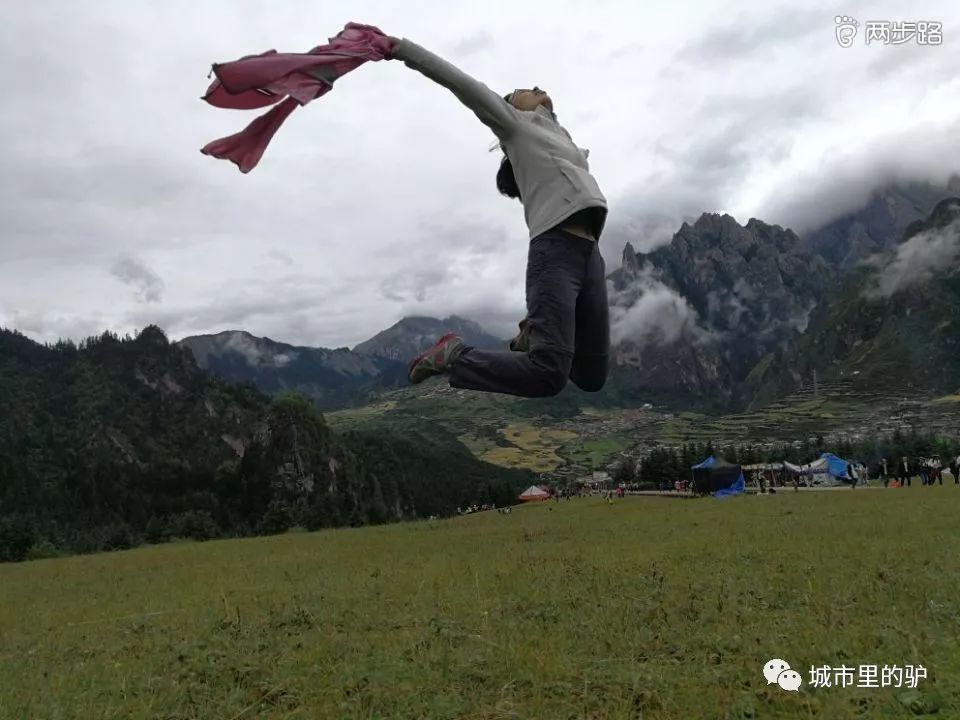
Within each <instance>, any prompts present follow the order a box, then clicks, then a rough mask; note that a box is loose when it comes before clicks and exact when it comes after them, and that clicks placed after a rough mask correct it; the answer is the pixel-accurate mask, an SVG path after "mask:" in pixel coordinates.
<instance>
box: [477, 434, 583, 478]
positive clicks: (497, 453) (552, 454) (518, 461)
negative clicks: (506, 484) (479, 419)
mask: <svg viewBox="0 0 960 720" xmlns="http://www.w3.org/2000/svg"><path fill="white" fill-rule="evenodd" d="M499 432H500V434H501V435H503V437H504V438H506V439H507V440H509V441H510V442H511V443H513V444H514V445H516V446H517V447H494V448H491V449H489V450H487V451H486V452H484V453H483V454H482V455H481V456H480V459H481V460H484V461H485V462H488V463H492V464H494V465H500V466H501V467H510V468H526V469H528V470H533V471H535V472H549V471H550V470H555V469H556V468H557V466H558V465H560V464H561V463H562V462H563V458H561V457H560V456H559V455H557V453H556V451H557V449H558V448H559V447H561V446H562V445H563V444H564V443H566V442H569V441H570V440H575V439H576V438H577V434H576V433H573V432H570V431H567V430H546V429H540V428H536V427H533V426H532V425H524V424H519V423H518V424H513V425H507V427H505V428H502V429H500V431H499Z"/></svg>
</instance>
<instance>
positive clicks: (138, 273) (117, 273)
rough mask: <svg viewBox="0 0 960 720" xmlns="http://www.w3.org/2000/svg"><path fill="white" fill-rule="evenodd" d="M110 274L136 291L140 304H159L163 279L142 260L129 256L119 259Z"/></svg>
mask: <svg viewBox="0 0 960 720" xmlns="http://www.w3.org/2000/svg"><path fill="white" fill-rule="evenodd" d="M110 274H111V275H113V276H114V277H115V278H117V279H118V280H119V281H120V282H122V283H124V284H125V285H129V286H130V287H132V288H133V289H134V290H135V291H136V296H137V299H138V300H139V301H140V302H146V303H157V302H160V300H161V294H162V293H163V287H164V285H163V279H162V278H161V277H160V276H159V275H157V274H156V273H155V272H154V271H153V270H151V269H150V268H148V267H147V266H146V265H144V264H143V263H142V262H141V261H140V260H137V259H136V258H134V257H131V256H129V255H123V256H121V257H119V258H117V260H116V262H114V264H113V267H111V268H110Z"/></svg>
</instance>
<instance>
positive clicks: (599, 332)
mask: <svg viewBox="0 0 960 720" xmlns="http://www.w3.org/2000/svg"><path fill="white" fill-rule="evenodd" d="M606 275H607V273H606V266H605V265H604V262H603V257H602V256H601V255H600V249H599V247H598V244H597V243H596V242H595V241H593V240H586V239H584V238H582V237H578V236H577V235H574V234H572V233H568V232H565V231H563V230H556V229H554V230H548V231H547V232H545V233H543V234H542V235H538V236H537V237H535V238H534V239H533V240H531V241H530V250H529V254H528V256H527V324H528V328H529V333H530V349H529V351H528V352H526V353H520V352H513V351H509V350H502V351H497V350H478V349H476V348H472V347H467V348H465V349H464V350H463V352H461V353H460V355H459V356H458V357H457V358H456V360H454V361H453V363H452V364H451V365H450V385H451V386H453V387H455V388H464V389H467V390H482V391H486V392H496V393H505V394H508V395H520V396H522V397H550V396H553V395H556V394H557V393H559V392H560V391H561V390H563V388H564V387H566V384H567V379H568V378H569V379H570V380H572V381H573V382H574V384H576V385H577V387H579V388H581V389H582V390H586V391H588V392H597V391H598V390H600V389H601V388H602V387H603V385H604V383H605V382H606V380H607V371H608V364H609V357H610V316H609V308H608V306H607V277H606Z"/></svg>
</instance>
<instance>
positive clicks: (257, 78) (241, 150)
mask: <svg viewBox="0 0 960 720" xmlns="http://www.w3.org/2000/svg"><path fill="white" fill-rule="evenodd" d="M392 49H393V48H392V43H391V41H390V39H389V38H388V37H387V36H386V35H384V34H383V33H382V32H381V31H380V29H379V28H376V27H374V26H372V25H360V24H358V23H347V25H346V27H345V28H344V29H343V30H342V31H341V32H340V33H339V34H338V35H337V36H336V37H334V38H330V42H329V44H327V45H320V46H318V47H315V48H313V50H311V51H310V52H309V53H278V52H277V51H276V50H268V51H267V52H265V53H261V54H260V55H247V56H246V57H242V58H240V59H239V60H235V61H233V62H228V63H222V64H216V65H214V66H213V73H214V74H215V75H216V78H217V79H216V80H214V81H213V83H211V85H210V87H209V88H208V89H207V93H206V94H205V95H204V96H203V98H202V99H203V100H205V101H206V102H208V103H210V104H211V105H213V106H214V107H219V108H229V109H234V110H253V109H256V108H264V107H269V106H270V105H275V106H276V107H274V108H272V109H271V110H270V111H269V112H267V113H264V114H263V115H261V116H260V117H258V118H257V119H256V120H254V121H253V122H252V123H250V124H249V125H247V127H245V128H244V129H243V130H241V131H240V132H238V133H236V134H235V135H230V136H229V137H225V138H221V139H219V140H214V141H213V142H210V143H207V145H205V146H204V147H203V148H202V149H201V151H200V152H202V153H203V154H204V155H211V156H213V157H216V158H220V159H222V160H229V161H230V162H232V163H234V164H236V166H237V167H238V168H240V172H242V173H248V172H250V171H251V170H253V168H255V167H256V166H257V163H259V162H260V158H261V157H263V153H264V151H265V150H266V149H267V145H269V144H270V140H271V139H272V138H273V136H274V134H275V133H276V132H277V130H278V129H279V128H280V126H281V125H283V122H284V121H285V120H286V119H287V117H289V115H290V113H292V112H293V111H294V110H295V109H296V108H297V107H298V106H300V105H306V104H307V103H308V102H310V101H311V100H315V99H316V98H318V97H320V96H321V95H325V94H326V93H328V92H330V90H332V89H333V83H334V81H335V80H336V79H337V78H340V77H343V76H344V75H346V74H347V73H348V72H351V71H352V70H356V69H357V68H358V67H360V66H361V65H363V64H364V63H365V62H368V61H377V60H383V59H385V58H388V57H390V53H391V52H392ZM278 103H279V104H278Z"/></svg>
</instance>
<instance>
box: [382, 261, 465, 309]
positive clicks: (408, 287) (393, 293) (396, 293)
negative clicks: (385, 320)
mask: <svg viewBox="0 0 960 720" xmlns="http://www.w3.org/2000/svg"><path fill="white" fill-rule="evenodd" d="M450 276H451V272H450V269H449V268H446V267H426V268H413V269H407V270H404V271H401V272H399V273H397V274H396V275H393V276H391V277H388V278H386V279H385V280H383V282H381V283H380V292H381V293H383V296H384V297H385V298H387V299H388V300H393V301H394V302H406V301H408V300H416V301H417V302H423V301H425V300H427V299H428V297H429V295H430V290H431V289H432V288H434V287H436V286H438V285H442V284H443V283H445V282H447V281H448V280H449V279H450Z"/></svg>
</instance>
